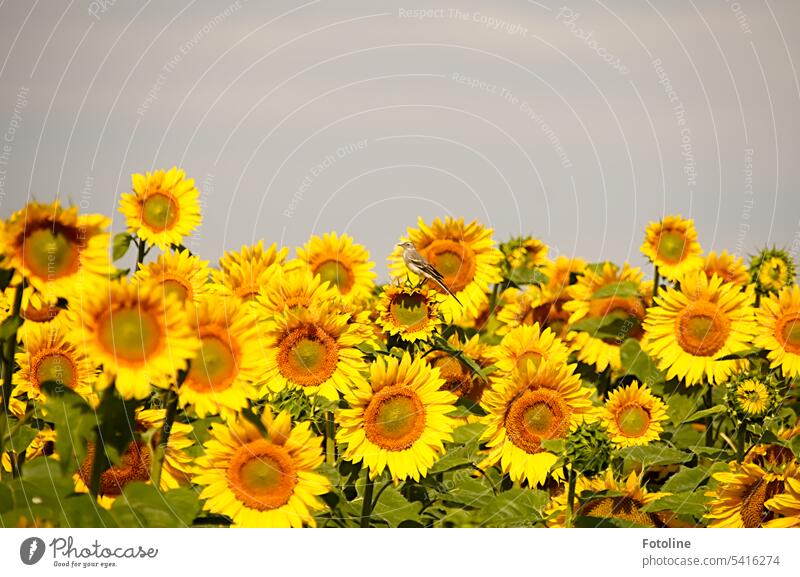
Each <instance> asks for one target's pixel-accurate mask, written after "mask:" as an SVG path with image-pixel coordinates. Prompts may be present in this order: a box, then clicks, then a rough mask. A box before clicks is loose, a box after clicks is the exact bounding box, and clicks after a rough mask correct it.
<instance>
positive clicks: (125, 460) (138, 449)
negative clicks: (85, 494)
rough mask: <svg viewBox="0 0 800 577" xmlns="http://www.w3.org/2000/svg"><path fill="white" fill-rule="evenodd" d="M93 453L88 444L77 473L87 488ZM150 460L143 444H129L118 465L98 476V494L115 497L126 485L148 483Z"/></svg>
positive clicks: (149, 455)
mask: <svg viewBox="0 0 800 577" xmlns="http://www.w3.org/2000/svg"><path fill="white" fill-rule="evenodd" d="M94 452H95V447H94V443H89V444H88V445H87V447H86V458H85V459H84V460H83V463H82V464H81V468H80V470H79V471H78V474H79V475H80V477H81V480H82V481H83V482H84V483H85V484H86V485H87V486H88V485H89V484H90V483H91V478H92V465H93V463H94ZM151 460H152V454H151V453H150V448H149V447H148V446H147V445H146V444H145V443H144V442H142V441H137V442H134V443H131V444H129V445H128V448H127V449H126V450H125V452H124V453H123V454H122V459H121V460H120V463H119V465H116V466H114V467H111V468H110V469H107V470H106V471H104V472H103V473H102V474H101V475H100V494H101V495H107V496H111V497H115V496H118V495H121V494H122V489H124V488H125V486H126V485H127V484H128V483H132V482H134V481H142V482H146V481H149V480H150V462H151Z"/></svg>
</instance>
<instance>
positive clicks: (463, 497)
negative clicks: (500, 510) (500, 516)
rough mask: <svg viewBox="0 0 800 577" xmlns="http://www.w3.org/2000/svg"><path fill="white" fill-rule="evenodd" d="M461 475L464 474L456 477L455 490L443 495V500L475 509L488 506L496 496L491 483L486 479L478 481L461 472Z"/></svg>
mask: <svg viewBox="0 0 800 577" xmlns="http://www.w3.org/2000/svg"><path fill="white" fill-rule="evenodd" d="M459 473H462V474H460V475H457V476H454V477H455V479H456V481H455V484H454V486H453V488H452V489H450V490H449V491H447V493H445V494H444V495H442V499H443V500H444V501H447V502H452V503H459V504H461V505H466V506H468V507H475V508H480V507H484V506H485V505H487V504H488V503H489V500H490V499H491V498H492V497H493V496H494V493H493V492H492V487H491V486H490V485H489V482H488V481H487V480H486V479H485V478H484V477H480V478H477V479H476V478H475V477H472V476H468V475H464V474H463V472H462V471H459Z"/></svg>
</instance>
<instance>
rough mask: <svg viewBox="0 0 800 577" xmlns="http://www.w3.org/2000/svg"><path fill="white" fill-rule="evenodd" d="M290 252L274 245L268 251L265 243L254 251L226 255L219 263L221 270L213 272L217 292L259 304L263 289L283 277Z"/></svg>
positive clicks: (255, 247)
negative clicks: (257, 298) (284, 266)
mask: <svg viewBox="0 0 800 577" xmlns="http://www.w3.org/2000/svg"><path fill="white" fill-rule="evenodd" d="M287 254H289V249H287V248H282V249H278V248H277V245H275V244H274V243H273V244H272V245H271V246H270V247H269V248H268V249H266V250H264V244H263V241H258V244H256V245H255V246H253V247H248V246H243V247H242V248H241V250H240V251H239V252H238V253H237V252H233V251H231V252H226V253H225V255H224V256H223V257H222V258H221V259H220V260H219V267H220V268H219V270H212V271H211V278H212V280H213V281H214V286H213V289H214V291H215V292H217V293H218V294H220V295H221V296H225V297H230V296H233V297H236V298H239V299H241V300H243V301H246V302H255V299H256V297H257V296H258V293H259V291H261V289H262V287H265V286H267V285H268V284H269V283H270V281H271V280H272V279H273V278H274V277H275V275H278V274H280V272H281V271H280V269H281V267H282V266H283V262H284V261H285V260H286V255H287Z"/></svg>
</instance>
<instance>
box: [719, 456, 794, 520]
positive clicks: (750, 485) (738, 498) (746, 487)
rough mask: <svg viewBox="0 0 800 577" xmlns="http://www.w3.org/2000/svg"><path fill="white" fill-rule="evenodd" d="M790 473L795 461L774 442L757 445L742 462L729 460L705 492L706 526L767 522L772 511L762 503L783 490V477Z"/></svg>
mask: <svg viewBox="0 0 800 577" xmlns="http://www.w3.org/2000/svg"><path fill="white" fill-rule="evenodd" d="M792 477H794V478H796V477H797V463H796V461H795V459H794V455H793V454H792V453H791V451H789V449H787V448H785V447H780V446H778V445H760V446H757V447H756V448H755V449H753V450H751V452H750V453H748V454H747V457H745V461H744V462H743V463H735V462H734V463H730V465H729V470H728V471H725V472H721V473H715V474H714V475H713V478H714V480H715V481H717V482H718V484H717V485H716V487H715V488H714V490H713V491H709V492H707V493H706V497H709V498H710V500H709V503H708V507H709V512H708V513H707V514H706V518H708V519H709V520H710V523H709V525H708V526H709V527H748V528H753V527H763V526H767V525H769V524H770V523H771V522H772V521H774V520H775V512H774V511H773V510H772V509H770V508H768V507H766V506H765V505H766V503H768V502H770V501H771V500H772V499H773V498H774V497H776V496H778V495H781V494H783V493H784V492H786V486H787V484H786V481H787V479H788V478H792ZM772 504H773V505H774V501H773V502H772Z"/></svg>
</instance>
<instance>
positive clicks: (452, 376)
mask: <svg viewBox="0 0 800 577" xmlns="http://www.w3.org/2000/svg"><path fill="white" fill-rule="evenodd" d="M447 342H448V344H449V345H450V346H451V347H452V350H453V352H452V353H451V352H449V351H444V350H439V349H437V350H434V351H433V352H431V353H430V354H428V355H427V359H428V362H429V363H430V364H431V366H432V367H434V368H437V369H439V374H440V376H441V377H442V378H443V379H444V388H445V389H446V390H448V391H451V392H452V393H455V394H456V395H457V396H459V397H463V398H466V399H469V400H471V401H473V402H475V403H479V402H480V400H481V397H482V395H483V391H484V390H485V388H486V385H487V382H486V380H484V379H482V378H481V377H480V376H479V375H477V374H476V373H475V371H474V370H472V369H471V368H470V367H469V366H468V365H467V364H466V363H465V362H464V361H463V360H462V359H463V358H464V357H466V358H468V359H470V360H471V361H473V362H474V363H476V364H477V365H478V366H479V367H480V368H481V369H486V368H488V367H489V366H491V364H492V361H493V359H492V357H491V355H490V354H489V353H490V349H491V347H490V346H489V345H486V344H484V343H482V342H481V341H480V335H477V334H476V335H473V336H472V338H470V339H469V340H467V341H466V342H462V340H461V339H460V338H459V336H458V333H454V334H453V335H451V336H450V338H449V339H447Z"/></svg>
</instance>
